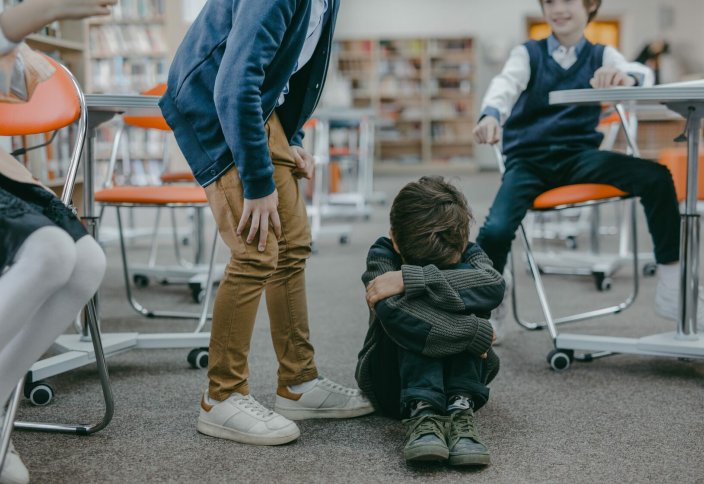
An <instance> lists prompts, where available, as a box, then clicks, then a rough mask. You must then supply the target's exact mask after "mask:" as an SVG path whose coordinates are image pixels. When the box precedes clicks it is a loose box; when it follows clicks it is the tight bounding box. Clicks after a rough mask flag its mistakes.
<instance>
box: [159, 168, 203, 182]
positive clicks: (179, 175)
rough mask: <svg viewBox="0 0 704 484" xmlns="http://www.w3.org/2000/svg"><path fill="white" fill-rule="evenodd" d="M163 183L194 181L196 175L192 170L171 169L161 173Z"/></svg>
mask: <svg viewBox="0 0 704 484" xmlns="http://www.w3.org/2000/svg"><path fill="white" fill-rule="evenodd" d="M161 181H162V183H179V182H193V181H196V177H195V176H193V173H192V172H190V171H169V172H166V173H162V174H161Z"/></svg>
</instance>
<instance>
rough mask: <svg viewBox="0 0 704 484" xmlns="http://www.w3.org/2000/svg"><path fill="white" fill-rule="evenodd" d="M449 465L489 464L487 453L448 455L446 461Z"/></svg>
mask: <svg viewBox="0 0 704 484" xmlns="http://www.w3.org/2000/svg"><path fill="white" fill-rule="evenodd" d="M447 463H448V464H450V465H451V466H486V465H489V464H491V459H490V458H489V454H458V455H450V458H449V459H448V461H447Z"/></svg>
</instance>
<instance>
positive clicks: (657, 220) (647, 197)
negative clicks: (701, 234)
mask: <svg viewBox="0 0 704 484" xmlns="http://www.w3.org/2000/svg"><path fill="white" fill-rule="evenodd" d="M566 166H569V167H570V173H568V174H566V181H565V183H607V184H609V185H613V186H615V187H616V188H618V189H620V190H623V191H624V192H626V193H630V194H631V195H635V196H637V197H640V201H641V204H642V205H643V208H644V210H645V217H646V219H647V221H648V229H649V230H650V235H651V236H652V238H653V244H654V246H655V260H656V261H657V262H658V264H668V263H671V262H675V261H677V260H679V253H680V211H679V207H678V205H677V195H676V194H675V185H674V183H673V181H672V175H671V173H670V171H669V170H668V169H667V167H665V166H664V165H661V164H659V163H656V162H654V161H650V160H644V159H642V158H635V157H633V156H628V155H624V154H621V153H614V152H611V151H600V150H586V151H583V152H581V153H579V154H578V155H576V156H575V157H574V161H573V163H570V164H568V165H566Z"/></svg>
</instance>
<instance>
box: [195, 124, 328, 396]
mask: <svg viewBox="0 0 704 484" xmlns="http://www.w3.org/2000/svg"><path fill="white" fill-rule="evenodd" d="M266 130H267V134H268V137H269V150H270V152H271V158H272V161H273V164H274V182H275V184H276V189H277V191H278V195H279V217H280V219H281V231H282V234H281V239H280V240H276V236H275V235H274V232H273V230H271V228H270V230H269V237H268V238H267V243H266V249H265V250H264V252H259V251H258V250H257V239H255V240H254V241H253V242H252V243H251V244H247V243H246V236H247V234H248V233H249V224H248V225H247V228H246V229H245V230H244V231H243V232H242V235H241V236H238V235H237V233H236V229H237V224H238V223H239V220H240V217H241V215H242V209H243V205H244V196H243V189H242V184H241V182H240V177H239V174H238V172H237V169H236V168H232V169H230V170H229V171H228V172H226V173H225V174H224V175H223V176H222V177H221V178H219V179H218V180H217V181H215V182H214V183H212V184H210V185H208V186H207V187H206V189H205V191H206V194H207V196H208V202H209V203H210V208H211V209H212V211H213V215H214V216H215V221H216V223H217V225H218V229H219V231H220V235H221V236H222V238H223V240H224V241H225V243H226V244H227V245H228V247H229V248H230V250H231V258H230V262H229V264H228V265H227V267H226V269H225V275H224V278H223V279H222V281H221V282H220V288H219V289H218V292H217V295H216V296H215V307H214V309H213V326H212V331H211V337H210V350H209V357H208V361H209V364H208V377H209V379H210V385H209V389H208V390H209V393H210V396H211V397H212V398H214V399H216V400H224V399H226V398H228V397H229V396H230V395H231V394H232V393H233V392H238V393H241V394H243V395H247V394H249V385H248V382H247V378H248V376H249V369H248V366H247V356H248V355H249V347H250V340H251V338H252V331H253V329H254V321H255V318H256V315H257V309H258V307H259V300H260V297H261V294H262V291H263V290H266V305H267V310H268V313H269V321H270V325H271V339H272V341H273V343H274V350H275V352H276V357H277V359H278V361H279V369H278V381H279V385H281V386H283V385H295V384H298V383H302V382H305V381H308V380H311V379H313V378H316V377H317V376H318V372H317V369H316V367H315V362H314V359H313V346H312V345H311V344H310V341H309V330H308V309H307V303H306V288H305V274H304V270H305V264H306V259H307V258H308V257H309V256H310V253H311V236H310V227H309V226H308V217H307V215H306V207H305V202H304V200H303V198H302V196H301V193H300V190H299V188H298V182H297V179H296V178H295V177H294V176H293V170H294V168H295V162H294V159H293V156H292V153H291V148H290V146H289V144H288V140H287V138H286V135H285V133H284V131H283V128H282V127H281V123H280V122H279V119H278V118H277V117H276V114H274V115H272V117H271V118H270V119H269V122H268V123H267V125H266Z"/></svg>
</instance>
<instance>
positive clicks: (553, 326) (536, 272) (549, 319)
mask: <svg viewBox="0 0 704 484" xmlns="http://www.w3.org/2000/svg"><path fill="white" fill-rule="evenodd" d="M615 109H616V112H617V113H618V117H619V120H620V124H621V127H622V128H623V132H624V135H625V138H626V143H627V151H628V153H629V154H632V155H634V156H639V150H638V147H637V145H636V143H635V140H634V139H633V136H632V132H631V131H630V129H629V124H628V118H627V115H626V111H625V109H624V107H623V105H621V104H617V105H616V106H615ZM494 150H495V153H496V155H497V160H498V161H499V168H500V171H501V172H502V173H503V171H504V166H503V155H502V153H501V151H500V149H499V147H498V146H497V145H494ZM614 201H626V202H627V203H629V204H630V224H629V225H630V227H631V233H630V235H631V240H632V242H631V243H632V259H633V288H632V291H631V293H630V294H629V296H628V297H627V298H626V299H625V300H624V301H623V302H621V303H619V304H617V305H615V306H608V307H604V308H600V309H596V310H592V311H586V312H582V313H577V314H572V315H568V316H564V317H561V318H554V317H553V315H552V310H551V309H550V305H549V303H548V300H547V296H546V291H545V287H544V285H543V280H542V276H541V270H540V267H539V265H538V263H537V261H536V259H535V257H534V254H533V250H532V248H531V244H530V240H529V238H528V235H527V233H526V230H525V227H524V224H523V222H521V224H520V225H519V232H520V238H521V241H522V243H523V248H524V252H525V254H526V258H527V262H528V267H529V270H530V273H531V276H532V277H533V281H534V283H535V287H536V291H537V293H538V301H539V303H540V307H541V310H542V312H543V315H544V317H545V320H544V321H543V322H532V321H527V320H525V319H523V318H522V317H521V316H520V313H519V310H518V303H517V294H518V293H517V290H516V284H513V290H512V310H513V315H514V318H515V319H516V322H517V323H518V324H519V325H520V326H522V327H524V328H526V329H529V330H541V329H545V328H547V329H548V330H549V332H550V336H551V337H552V339H553V344H554V343H555V341H556V338H557V334H558V331H557V326H558V325H560V324H566V323H573V322H578V321H583V320H585V319H591V318H595V317H601V316H607V315H610V314H617V313H620V312H621V311H623V310H625V309H626V308H628V307H629V306H631V305H632V304H633V302H634V301H635V300H636V298H637V296H638V290H639V271H638V245H637V244H638V241H637V224H636V204H635V197H633V196H630V195H628V196H625V197H616V198H607V199H601V200H589V201H586V202H583V203H579V204H568V205H561V206H556V207H552V208H550V209H547V210H564V209H567V208H578V207H589V206H597V205H599V204H603V203H608V202H614ZM531 210H533V209H531ZM509 264H510V270H511V272H512V275H513V274H514V271H515V265H514V263H513V256H512V254H511V256H510V259H509ZM514 280H515V278H514ZM609 354H611V353H606V352H604V353H603V354H602V353H600V354H592V355H586V356H584V357H581V359H585V360H586V359H593V358H596V357H601V356H607V355H609Z"/></svg>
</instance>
